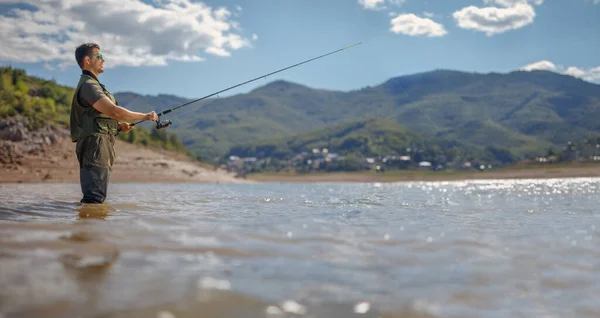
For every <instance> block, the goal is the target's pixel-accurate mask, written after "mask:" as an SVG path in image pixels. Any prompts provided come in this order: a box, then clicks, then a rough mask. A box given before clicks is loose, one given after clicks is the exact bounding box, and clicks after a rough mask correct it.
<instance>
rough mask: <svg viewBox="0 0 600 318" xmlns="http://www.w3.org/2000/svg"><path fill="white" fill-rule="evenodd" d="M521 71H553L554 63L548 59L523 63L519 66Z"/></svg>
mask: <svg viewBox="0 0 600 318" xmlns="http://www.w3.org/2000/svg"><path fill="white" fill-rule="evenodd" d="M521 70H523V71H555V70H556V65H554V63H552V62H550V61H546V60H543V61H539V62H535V63H531V64H528V65H525V66H523V67H522V68H521Z"/></svg>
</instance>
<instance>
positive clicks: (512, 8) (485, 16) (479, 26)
mask: <svg viewBox="0 0 600 318" xmlns="http://www.w3.org/2000/svg"><path fill="white" fill-rule="evenodd" d="M484 3H485V4H486V5H489V6H488V7H483V8H479V7H476V6H468V7H465V8H462V9H460V10H458V11H456V12H454V13H453V14H452V16H453V17H454V19H455V20H456V22H457V24H458V26H459V27H461V28H463V29H470V30H475V31H480V32H484V33H485V34H486V35H488V36H492V35H495V34H499V33H504V32H506V31H509V30H516V29H519V28H522V27H524V26H526V25H529V24H531V23H533V20H534V19H535V9H534V7H533V6H534V5H541V4H543V3H544V0H485V1H484Z"/></svg>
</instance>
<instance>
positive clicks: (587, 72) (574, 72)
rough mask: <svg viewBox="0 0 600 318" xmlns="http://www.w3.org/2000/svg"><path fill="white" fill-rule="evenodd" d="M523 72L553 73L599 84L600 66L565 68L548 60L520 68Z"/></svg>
mask: <svg viewBox="0 0 600 318" xmlns="http://www.w3.org/2000/svg"><path fill="white" fill-rule="evenodd" d="M521 70H523V71H528V72H530V71H537V70H542V71H553V72H557V73H562V74H566V75H570V76H573V77H577V78H581V79H583V80H585V81H588V82H595V83H599V84H600V66H597V67H592V68H588V69H585V68H579V67H576V66H569V67H567V68H565V67H563V66H560V65H555V64H554V63H552V62H550V61H548V60H542V61H539V62H534V63H531V64H528V65H525V66H523V67H521Z"/></svg>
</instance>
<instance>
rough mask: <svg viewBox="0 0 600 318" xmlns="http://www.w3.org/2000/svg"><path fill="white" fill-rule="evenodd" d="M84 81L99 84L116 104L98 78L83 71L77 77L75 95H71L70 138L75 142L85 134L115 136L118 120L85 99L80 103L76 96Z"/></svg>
mask: <svg viewBox="0 0 600 318" xmlns="http://www.w3.org/2000/svg"><path fill="white" fill-rule="evenodd" d="M86 83H89V84H92V85H100V87H102V90H103V91H104V94H105V95H106V97H108V98H109V99H110V100H111V101H112V102H113V103H115V105H118V104H117V100H116V99H115V97H114V96H113V95H112V94H111V93H110V92H108V90H107V89H106V88H105V87H104V85H102V84H100V82H98V80H96V79H95V78H94V77H92V76H90V75H88V74H85V73H84V74H82V75H81V78H80V79H79V83H78V84H77V88H76V89H75V95H73V101H72V103H71V119H70V125H71V140H72V141H73V142H76V141H77V140H79V139H83V138H85V137H87V136H91V135H99V134H108V135H113V136H116V135H117V134H118V131H119V130H118V129H119V122H118V121H117V120H116V119H114V118H111V117H109V116H106V115H104V114H102V113H101V112H99V111H98V110H96V109H95V108H94V107H93V106H92V105H90V104H89V103H87V102H85V101H82V102H81V103H80V101H79V98H78V97H79V90H81V87H82V86H83V84H86ZM81 104H87V105H81ZM86 106H87V107H86Z"/></svg>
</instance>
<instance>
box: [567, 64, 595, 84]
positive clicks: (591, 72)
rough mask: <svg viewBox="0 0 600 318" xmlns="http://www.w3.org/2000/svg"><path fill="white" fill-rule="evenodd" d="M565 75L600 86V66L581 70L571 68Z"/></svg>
mask: <svg viewBox="0 0 600 318" xmlns="http://www.w3.org/2000/svg"><path fill="white" fill-rule="evenodd" d="M564 73H565V74H568V75H571V76H574V77H578V78H581V79H583V80H586V81H588V82H596V83H599V84H600V66H597V67H592V68H589V69H581V68H578V67H575V66H570V67H568V68H567V70H566V71H565V72H564Z"/></svg>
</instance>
